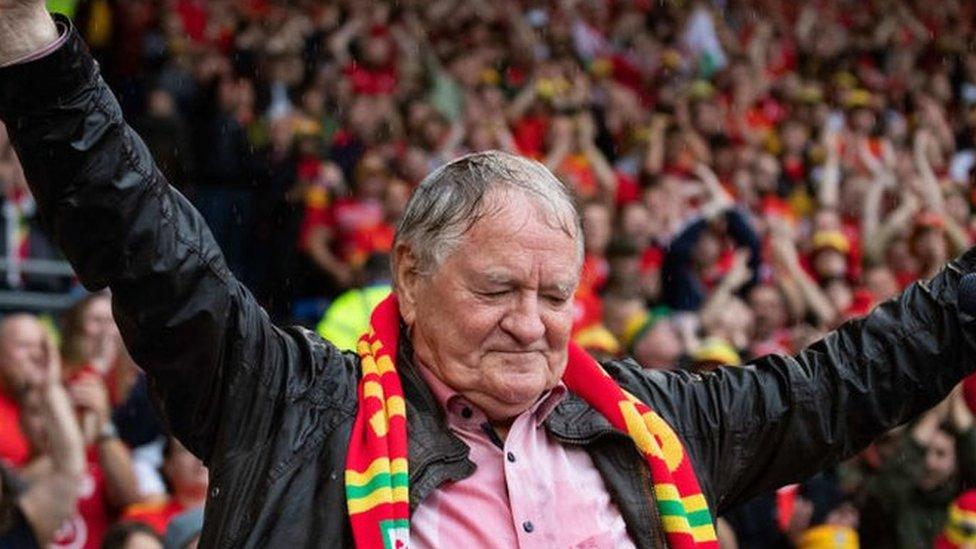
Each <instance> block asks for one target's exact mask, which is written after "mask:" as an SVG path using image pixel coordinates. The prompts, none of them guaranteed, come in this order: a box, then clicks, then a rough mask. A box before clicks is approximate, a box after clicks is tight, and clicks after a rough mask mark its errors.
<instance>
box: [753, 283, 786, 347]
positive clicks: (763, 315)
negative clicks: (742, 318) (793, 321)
mask: <svg viewBox="0 0 976 549" xmlns="http://www.w3.org/2000/svg"><path fill="white" fill-rule="evenodd" d="M749 306H750V307H751V308H752V312H753V313H754V314H755V319H756V323H755V327H756V335H757V337H759V338H765V337H769V336H770V335H771V334H772V333H773V332H774V331H776V330H778V329H779V328H781V327H783V326H784V325H785V324H786V313H785V312H784V311H785V309H786V306H785V304H784V303H783V299H782V298H781V297H780V294H779V292H778V291H776V289H775V288H772V287H769V286H756V287H755V288H753V290H752V291H751V292H750V293H749Z"/></svg>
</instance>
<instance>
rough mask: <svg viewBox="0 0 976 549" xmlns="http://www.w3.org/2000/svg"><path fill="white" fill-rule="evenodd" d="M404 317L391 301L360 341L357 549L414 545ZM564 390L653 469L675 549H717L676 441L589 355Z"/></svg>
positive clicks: (351, 467)
mask: <svg viewBox="0 0 976 549" xmlns="http://www.w3.org/2000/svg"><path fill="white" fill-rule="evenodd" d="M399 323H400V313H399V309H398V307H397V301H396V297H395V296H394V295H391V296H390V297H388V298H387V299H385V300H384V301H383V302H381V303H380V304H379V305H377V307H376V309H374V310H373V316H372V319H371V320H370V328H369V331H368V332H367V333H366V334H364V335H363V336H362V338H360V340H359V345H358V352H359V356H360V359H361V368H362V377H361V379H360V381H359V389H358V391H359V393H358V397H359V409H358V410H357V412H356V420H355V423H354V424H353V428H352V436H351V439H350V441H349V453H348V454H347V456H346V503H347V506H348V508H349V520H350V522H351V524H352V531H353V538H354V539H355V541H356V546H357V547H360V548H369V549H377V548H381V547H382V548H386V549H400V548H406V547H407V545H408V543H409V537H410V504H409V478H408V475H407V415H406V403H405V402H404V400H403V388H402V386H401V385H400V378H399V376H398V375H397V371H396V364H395V363H394V360H395V357H396V356H397V337H398V335H399ZM563 382H564V383H565V384H566V387H567V388H568V389H569V390H570V391H573V392H574V393H576V394H577V395H579V396H580V397H581V398H583V400H585V401H586V402H587V403H589V404H590V406H593V407H594V408H595V409H596V410H597V411H599V412H600V413H601V414H603V415H604V417H606V418H607V419H608V420H609V421H610V424H611V425H613V426H614V427H615V428H616V429H619V430H621V431H623V432H625V433H627V434H628V435H630V437H631V438H632V439H633V441H634V444H635V445H636V446H637V448H638V449H639V450H640V451H641V453H642V454H643V456H644V459H646V460H647V465H648V467H650V469H651V477H652V478H653V480H654V493H655V496H656V500H657V507H658V512H659V513H660V516H661V526H662V528H663V529H664V533H665V537H666V538H667V541H668V545H669V546H670V547H671V548H686V547H688V548H690V547H708V548H717V547H718V542H717V541H716V537H715V527H714V525H713V524H712V516H711V513H710V512H709V510H708V504H707V503H706V501H705V497H704V496H703V495H702V493H701V489H700V488H699V486H698V479H697V478H696V477H695V472H694V470H693V469H692V466H691V462H690V461H689V460H688V458H687V457H686V455H685V451H684V447H683V446H682V444H681V441H680V440H679V439H678V436H677V435H676V434H675V433H674V431H672V430H671V428H670V427H669V426H668V424H667V423H666V422H665V421H664V420H663V419H662V418H661V416H659V415H657V414H656V413H655V412H654V411H653V410H651V409H650V408H648V407H647V406H646V405H644V404H643V403H642V402H640V401H638V400H637V399H636V398H634V396H633V395H631V394H629V393H627V392H626V391H624V390H623V389H621V388H620V386H619V385H617V384H616V382H614V381H613V379H612V378H610V376H609V375H607V373H606V372H604V370H603V368H601V367H600V366H599V364H597V362H596V361H595V360H593V358H591V357H590V356H589V355H588V354H586V352H585V351H583V350H582V349H580V348H579V347H577V346H576V345H575V344H572V343H571V344H570V346H569V361H568V364H567V365H566V372H565V373H564V374H563Z"/></svg>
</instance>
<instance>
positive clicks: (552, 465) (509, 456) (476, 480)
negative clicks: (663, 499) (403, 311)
mask: <svg viewBox="0 0 976 549" xmlns="http://www.w3.org/2000/svg"><path fill="white" fill-rule="evenodd" d="M418 370H420V372H421V375H422V376H423V378H424V380H425V381H426V382H427V385H428V386H429V387H430V389H431V391H432V392H433V394H434V397H435V398H436V399H437V400H438V402H440V404H441V406H442V407H443V408H444V410H445V414H446V419H447V425H448V428H450V429H451V431H452V432H453V433H454V434H455V435H457V436H458V437H459V438H460V439H461V440H462V441H464V443H465V444H467V445H468V446H469V447H470V448H471V453H470V454H469V456H468V457H469V458H470V459H471V461H473V462H474V464H475V466H476V467H477V469H476V470H475V472H474V474H473V475H471V476H470V477H468V478H466V479H464V480H461V481H459V482H449V483H446V484H443V485H441V486H440V487H439V488H438V489H437V490H435V491H434V492H433V493H432V494H431V495H429V496H428V497H427V499H425V500H424V501H423V502H421V503H420V505H419V506H418V507H417V509H416V511H414V513H413V516H412V517H411V519H410V547H411V549H425V548H428V547H540V548H541V547H545V548H550V547H578V548H597V547H601V548H602V547H634V544H633V542H631V540H630V537H629V536H628V534H627V530H626V525H625V524H624V520H623V517H622V516H621V515H620V511H619V510H618V509H617V506H616V505H615V504H614V503H613V501H611V500H610V494H609V493H608V492H607V489H606V486H605V485H604V484H603V478H602V477H600V473H599V471H597V469H596V467H595V466H594V465H593V461H592V460H591V459H590V456H589V454H587V453H586V451H585V450H584V449H583V448H581V447H577V446H566V445H562V444H559V443H558V442H557V441H555V440H553V439H551V438H550V437H549V435H548V433H547V432H546V430H545V428H544V427H543V425H542V423H543V421H544V420H545V419H546V417H547V416H548V415H549V414H550V413H551V412H552V410H553V409H554V408H555V407H556V405H557V404H559V403H560V402H561V401H562V399H563V398H565V396H566V387H565V386H564V385H562V384H560V385H559V386H557V387H555V388H554V389H553V390H552V391H549V392H548V393H546V394H545V395H543V396H542V398H540V399H539V402H538V403H536V405H535V406H533V407H532V408H531V409H529V410H527V411H525V412H524V413H523V414H522V415H520V416H518V417H517V418H516V419H515V422H514V423H513V424H512V427H511V429H510V430H509V432H508V437H507V438H506V439H505V441H504V442H502V441H500V440H498V439H497V436H495V435H494V431H491V430H490V429H491V427H490V426H489V424H488V420H487V418H486V416H485V414H484V413H483V412H481V411H480V410H479V409H478V408H476V407H475V406H474V405H473V404H471V402H470V401H468V400H467V399H465V398H464V397H463V396H461V395H459V394H458V393H456V392H454V391H452V390H451V389H450V388H448V387H447V386H445V385H444V384H443V383H441V382H440V381H439V380H438V379H437V378H435V377H434V375H433V374H431V373H430V371H429V370H427V368H425V367H423V366H419V367H418ZM489 433H491V434H489ZM493 439H494V442H493ZM499 444H501V447H499Z"/></svg>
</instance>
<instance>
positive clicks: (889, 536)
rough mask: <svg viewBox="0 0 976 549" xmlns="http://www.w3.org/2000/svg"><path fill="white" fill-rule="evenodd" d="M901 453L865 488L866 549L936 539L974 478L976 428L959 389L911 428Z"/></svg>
mask: <svg viewBox="0 0 976 549" xmlns="http://www.w3.org/2000/svg"><path fill="white" fill-rule="evenodd" d="M901 444H902V448H901V450H900V451H899V452H898V453H897V454H896V455H895V456H894V457H893V458H892V459H890V460H888V462H887V463H886V464H885V466H884V467H883V468H882V470H881V471H880V472H879V474H878V475H877V476H876V477H874V478H872V479H870V480H869V481H868V482H867V485H866V486H865V492H864V496H865V497H864V501H863V502H862V504H861V512H862V514H863V516H864V525H863V528H862V539H863V541H864V543H865V545H866V546H869V547H881V546H884V547H919V546H926V545H928V544H929V543H931V542H932V540H934V539H935V538H936V535H937V534H938V533H939V532H940V531H941V530H942V526H943V524H945V522H946V518H947V509H948V508H949V504H950V503H951V502H952V501H953V499H955V497H956V495H957V494H959V493H960V490H961V489H960V487H961V486H971V485H972V484H973V482H974V481H976V478H974V475H976V426H974V423H973V414H972V412H971V411H970V410H969V407H968V406H967V405H966V402H965V399H964V398H963V395H962V390H961V388H957V390H956V391H955V392H953V394H952V395H951V396H950V397H949V398H948V399H946V401H945V402H943V403H942V404H940V405H939V406H938V407H936V408H934V409H933V410H932V411H930V412H928V413H927V414H926V415H924V416H923V417H922V418H921V419H919V420H918V421H916V422H915V424H914V425H912V426H911V427H910V428H909V430H908V433H907V435H906V436H905V437H904V438H903V440H902V442H901Z"/></svg>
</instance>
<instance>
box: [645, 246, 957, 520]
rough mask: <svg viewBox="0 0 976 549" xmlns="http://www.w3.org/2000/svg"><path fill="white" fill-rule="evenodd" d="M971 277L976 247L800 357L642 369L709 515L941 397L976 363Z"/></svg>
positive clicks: (800, 475)
mask: <svg viewBox="0 0 976 549" xmlns="http://www.w3.org/2000/svg"><path fill="white" fill-rule="evenodd" d="M973 270H976V249H973V250H970V251H969V252H967V253H966V254H965V255H963V256H962V257H960V258H958V259H956V260H954V261H952V262H950V263H949V264H948V265H947V266H946V267H945V268H943V270H942V271H941V272H940V273H939V274H938V275H937V276H936V277H935V278H933V279H932V280H930V281H925V282H918V283H915V284H913V285H911V286H910V287H909V288H908V289H907V290H906V291H905V292H904V293H903V294H902V295H901V296H900V297H898V298H897V299H894V300H891V301H888V302H885V303H883V304H881V305H879V306H878V307H877V308H876V309H875V310H874V311H872V312H871V313H870V314H869V315H867V316H866V317H864V318H862V319H858V320H854V321H851V322H848V323H846V324H844V325H843V326H841V327H840V328H838V329H837V330H835V331H833V332H831V333H829V334H828V335H827V336H826V337H825V338H824V339H822V340H821V341H819V342H817V343H814V344H813V345H811V346H810V347H808V348H806V349H804V350H803V351H802V352H800V353H799V354H797V355H796V356H782V355H769V356H765V357H762V358H759V359H757V360H755V361H753V362H752V363H751V364H748V365H746V366H744V367H725V368H719V369H718V370H716V371H715V372H714V373H709V374H702V375H694V374H690V373H688V372H647V373H644V374H641V375H640V377H641V378H642V379H643V381H644V382H643V383H642V385H643V388H644V389H649V390H648V391H647V392H646V393H645V397H646V398H648V399H649V403H650V405H651V406H652V407H654V408H655V409H656V410H658V412H659V413H661V415H662V416H663V417H664V418H665V419H666V420H668V421H669V422H670V423H671V425H673V426H674V428H675V430H676V431H677V432H678V434H679V435H680V436H681V438H682V439H683V440H684V443H685V448H686V452H687V453H688V454H689V455H690V457H691V459H692V463H693V464H694V466H695V470H696V473H697V474H698V477H699V480H700V481H701V483H702V485H703V486H702V488H703V490H705V493H706V496H708V498H709V501H710V502H711V504H712V510H713V512H721V511H722V510H724V509H728V508H729V507H730V506H732V505H735V504H736V503H739V502H743V501H745V500H747V499H749V498H750V497H752V496H754V495H756V494H759V493H761V492H763V491H765V490H769V489H771V488H775V487H778V486H782V485H785V484H789V483H792V482H797V481H800V480H802V479H804V478H806V477H808V476H809V475H811V474H812V473H814V472H816V471H819V470H821V469H824V468H825V467H827V466H828V465H831V464H833V463H836V462H839V461H840V460H842V459H844V458H846V457H848V456H851V455H853V454H854V453H856V452H857V451H859V450H860V449H861V448H863V447H865V446H867V445H868V444H869V443H870V442H871V441H872V440H873V439H874V438H875V437H877V436H879V435H881V434H882V433H884V432H885V431H888V430H890V429H891V428H893V427H895V426H896V425H898V424H901V423H904V422H906V421H908V420H910V419H912V418H913V417H915V416H917V415H919V414H920V413H922V412H923V411H925V410H927V409H929V408H931V407H932V406H934V405H935V404H937V403H938V402H939V401H940V400H941V399H943V398H944V397H945V396H946V395H947V394H948V393H949V391H950V390H951V389H952V388H953V386H955V385H956V384H957V383H958V382H959V381H960V380H961V379H962V378H963V377H964V376H965V375H966V374H967V373H969V372H971V371H972V370H973V368H974V366H976V362H974V361H973V357H974V356H976V337H974V325H973V318H972V317H971V316H969V315H967V314H965V313H962V312H960V311H959V308H958V306H957V296H956V292H957V286H958V283H959V280H960V278H961V277H962V276H963V275H964V274H966V273H968V272H972V271H973Z"/></svg>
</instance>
